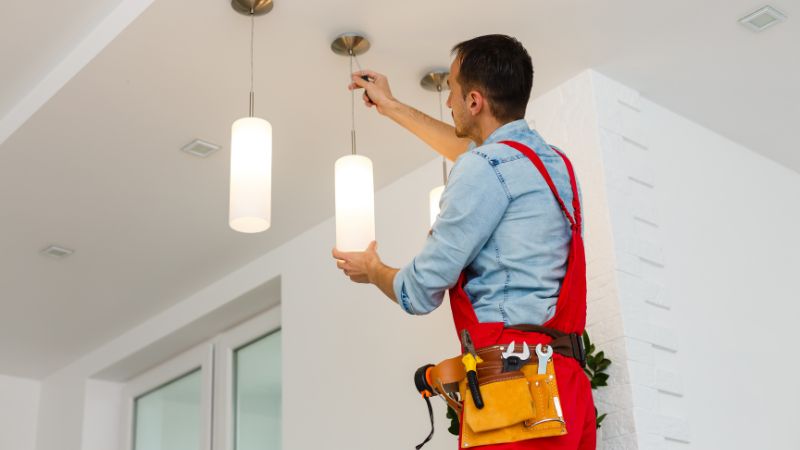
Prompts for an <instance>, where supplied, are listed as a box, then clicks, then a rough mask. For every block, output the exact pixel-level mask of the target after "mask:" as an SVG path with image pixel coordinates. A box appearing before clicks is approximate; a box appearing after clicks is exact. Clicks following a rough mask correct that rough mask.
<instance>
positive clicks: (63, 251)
mask: <svg viewBox="0 0 800 450" xmlns="http://www.w3.org/2000/svg"><path fill="white" fill-rule="evenodd" d="M41 253H42V254H43V255H47V256H49V257H51V258H56V259H61V258H66V257H67V256H69V255H71V254H73V253H75V250H70V249H68V248H64V247H61V246H58V245H50V246H48V247H47V248H45V249H44V250H42V251H41Z"/></svg>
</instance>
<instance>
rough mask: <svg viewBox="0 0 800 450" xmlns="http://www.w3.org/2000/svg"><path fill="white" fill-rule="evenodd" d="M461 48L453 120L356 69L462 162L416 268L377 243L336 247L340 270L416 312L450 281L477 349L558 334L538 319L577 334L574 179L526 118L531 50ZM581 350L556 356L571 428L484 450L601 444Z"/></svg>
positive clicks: (581, 269)
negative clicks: (387, 256)
mask: <svg viewBox="0 0 800 450" xmlns="http://www.w3.org/2000/svg"><path fill="white" fill-rule="evenodd" d="M453 52H454V53H455V58H454V60H453V63H452V64H451V67H450V75H449V78H448V84H449V86H450V95H449V97H448V99H447V106H448V107H449V108H450V109H451V111H452V117H453V122H454V123H455V128H453V127H451V126H449V125H447V124H445V123H443V122H440V121H438V120H435V119H433V118H431V117H429V116H427V115H425V114H423V113H421V112H419V111H417V110H416V109H414V108H412V107H410V106H407V105H404V104H403V103H401V102H399V101H398V100H397V99H395V98H394V97H393V96H392V93H391V90H390V88H389V84H388V81H387V79H386V77H385V76H384V75H382V74H379V73H376V72H372V71H360V72H357V73H355V74H353V78H352V80H353V83H352V84H351V85H350V86H349V89H358V88H363V89H365V94H364V101H365V103H366V105H367V106H369V107H372V106H374V107H376V108H377V110H378V112H379V113H380V114H382V115H384V116H386V117H389V118H390V119H392V120H394V121H395V122H397V123H398V124H400V125H402V126H403V127H405V128H406V129H408V130H409V131H411V132H412V133H414V134H415V135H417V136H418V137H420V138H421V139H422V140H423V141H425V142H426V143H427V144H428V145H430V146H431V147H432V148H434V149H435V150H436V151H438V152H439V153H441V154H442V155H444V156H445V157H447V158H449V159H451V160H455V161H456V163H455V165H454V166H453V168H452V171H451V175H450V179H449V181H448V184H447V187H446V189H445V191H444V193H443V194H442V199H441V205H440V206H441V212H440V214H439V217H438V218H437V220H436V222H435V223H434V225H433V227H432V229H431V233H430V235H429V237H428V239H427V242H426V244H425V247H424V248H423V249H422V252H421V253H420V254H419V255H417V256H416V257H415V258H414V260H413V261H412V262H411V263H410V264H408V265H407V266H405V267H404V268H403V269H396V268H392V267H389V266H387V265H385V264H383V263H382V262H381V259H380V257H379V256H378V253H377V244H376V243H375V242H373V243H372V244H370V246H369V248H367V249H366V251H364V252H349V253H346V252H339V251H337V250H336V249H334V251H333V256H334V258H335V259H337V260H338V262H337V267H338V268H340V269H341V270H342V271H343V272H344V273H345V275H346V276H348V277H350V279H351V280H352V281H354V282H358V283H372V284H374V285H376V286H377V287H378V288H380V290H381V291H382V292H383V293H384V294H385V295H386V296H387V297H389V298H390V299H391V300H393V301H394V302H396V303H398V305H399V306H400V307H401V308H402V309H403V310H404V311H405V312H407V313H409V314H426V313H429V312H430V311H432V310H433V309H435V308H437V307H438V306H439V305H440V304H441V303H442V300H443V297H444V292H445V291H446V290H448V289H450V304H451V308H452V309H453V316H454V321H455V325H456V328H457V330H458V331H459V332H461V330H468V331H469V333H470V334H471V335H472V338H473V340H474V341H475V346H476V347H486V346H491V345H496V344H508V343H509V342H511V341H512V340H514V339H516V340H517V341H516V342H522V340H523V339H524V340H526V342H527V343H530V344H534V345H535V344H536V343H544V344H547V343H549V342H550V341H551V340H552V339H551V336H552V335H551V336H548V335H547V333H545V332H542V329H540V328H541V327H536V326H541V325H545V326H547V327H548V328H547V330H551V329H556V330H557V331H558V332H561V333H573V336H574V335H579V334H580V333H582V332H583V327H584V325H585V317H586V284H585V283H586V280H585V260H584V255H583V243H582V239H581V228H582V227H581V215H580V202H579V198H578V195H577V183H576V181H575V177H574V173H573V171H572V167H571V165H570V163H569V161H568V159H567V158H566V157H564V156H563V155H562V154H561V153H560V152H559V151H557V150H556V149H555V148H551V147H550V146H549V145H547V144H546V143H545V141H544V140H543V139H542V138H541V136H539V134H538V133H537V132H536V131H533V130H531V129H530V128H529V127H528V125H527V123H526V122H525V120H524V116H525V109H526V106H527V104H528V100H529V98H530V92H531V88H532V85H533V66H532V63H531V59H530V56H529V55H528V53H527V51H526V50H525V48H524V47H523V46H522V45H521V44H520V43H519V42H518V41H517V40H516V39H514V38H511V37H508V36H502V35H489V36H481V37H477V38H474V39H471V40H468V41H465V42H462V43H460V44H458V45H456V46H455V47H454V48H453ZM364 75H366V76H368V77H369V81H364V80H363V79H362V78H361V77H362V76H364ZM526 327H527V328H526ZM531 330H536V331H538V332H533V331H531ZM554 346H555V345H554ZM575 351H577V350H575ZM575 354H577V353H575ZM575 358H577V357H575ZM575 358H569V357H565V356H562V355H561V354H557V355H555V356H554V359H553V360H554V365H555V370H556V374H557V378H558V388H559V391H560V396H561V401H562V403H563V405H564V408H563V409H564V419H565V421H566V428H567V434H566V435H564V436H558V437H547V438H540V439H530V440H525V441H521V442H515V443H506V444H498V445H490V446H488V447H486V448H493V449H494V448H498V449H499V448H502V449H590V448H594V447H595V417H594V407H593V403H592V398H591V389H590V386H589V382H588V380H587V378H586V377H585V376H584V374H583V371H582V369H581V367H580V364H579V362H578V361H577V360H576V359H575ZM578 359H580V358H578Z"/></svg>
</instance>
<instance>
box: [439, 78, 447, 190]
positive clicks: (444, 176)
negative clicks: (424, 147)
mask: <svg viewBox="0 0 800 450" xmlns="http://www.w3.org/2000/svg"><path fill="white" fill-rule="evenodd" d="M436 90H437V91H438V92H439V120H440V121H441V122H444V112H442V85H441V84H440V85H438V86H436ZM442 184H447V159H446V158H445V157H444V156H443V157H442Z"/></svg>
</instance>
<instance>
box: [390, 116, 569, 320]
mask: <svg viewBox="0 0 800 450" xmlns="http://www.w3.org/2000/svg"><path fill="white" fill-rule="evenodd" d="M503 140H512V141H517V142H520V143H522V144H524V145H526V146H528V147H530V148H531V149H533V151H535V152H536V154H537V155H539V157H540V158H541V159H542V162H543V163H544V165H545V167H546V168H547V170H548V172H550V176H551V177H552V178H553V182H554V183H555V185H556V188H557V189H558V191H559V193H560V194H561V198H562V199H563V200H564V203H565V204H566V205H567V208H568V209H569V210H570V213H572V212H573V211H572V189H571V188H570V183H569V176H568V175H567V170H566V167H565V166H564V162H563V160H562V159H561V157H560V156H558V154H556V153H555V152H554V151H553V150H552V149H551V148H550V147H549V145H548V144H547V143H546V142H545V141H544V140H543V139H542V137H541V136H539V134H538V133H537V132H536V131H534V130H531V129H530V128H529V127H528V124H527V123H526V122H525V121H524V120H517V121H514V122H510V123H507V124H505V125H503V126H502V127H500V128H498V129H497V130H495V131H494V132H493V133H492V134H491V135H490V136H489V137H488V138H487V139H486V141H485V142H484V143H483V145H481V146H479V147H476V146H475V145H474V144H473V145H471V146H470V149H469V150H468V151H467V152H465V153H464V154H462V155H461V156H459V158H458V159H457V160H456V163H455V165H454V166H453V168H452V170H451V173H450V179H449V181H448V183H447V187H446V188H445V190H444V193H443V194H442V199H441V202H440V209H441V212H440V213H439V216H438V218H437V219H436V222H435V223H434V224H433V228H432V229H431V233H430V235H429V236H428V239H427V241H426V243H425V247H424V248H423V249H422V252H421V253H420V254H419V255H417V256H416V257H415V258H414V259H413V260H412V261H411V263H410V264H408V265H407V266H406V267H404V268H402V269H401V270H400V271H399V272H398V273H397V276H396V277H395V279H394V291H395V295H396V296H397V299H398V303H399V304H400V307H401V308H402V309H403V310H404V311H406V312H407V313H409V314H427V313H429V312H431V311H433V310H434V309H436V308H437V307H439V305H441V304H442V299H443V297H444V293H445V291H446V290H447V289H448V288H450V287H452V286H453V285H455V284H456V282H457V281H458V277H459V274H460V273H461V272H462V270H463V271H465V272H466V279H467V282H466V285H465V291H466V293H467V294H468V295H469V298H470V299H471V300H472V305H473V307H474V308H475V312H476V314H477V316H478V320H479V321H481V322H503V323H505V324H506V325H507V326H508V325H517V324H523V323H525V324H537V325H540V324H542V323H544V322H546V321H547V320H549V319H550V318H551V317H553V315H554V314H555V307H556V302H557V300H558V293H559V291H560V289H561V282H562V280H563V278H564V274H565V272H566V261H567V253H568V251H569V241H570V228H569V223H568V222H567V219H566V217H564V214H563V212H562V211H561V209H560V208H559V206H558V203H557V202H556V199H555V197H554V196H553V194H552V192H551V191H550V188H549V187H548V186H547V183H545V181H544V179H543V178H542V176H541V175H540V174H539V172H538V171H537V170H536V168H535V167H534V165H533V164H532V163H531V162H530V160H529V159H528V158H527V157H525V156H524V155H523V154H522V153H520V152H518V151H517V150H515V149H513V148H511V147H509V146H507V145H504V144H500V143H499V141H503Z"/></svg>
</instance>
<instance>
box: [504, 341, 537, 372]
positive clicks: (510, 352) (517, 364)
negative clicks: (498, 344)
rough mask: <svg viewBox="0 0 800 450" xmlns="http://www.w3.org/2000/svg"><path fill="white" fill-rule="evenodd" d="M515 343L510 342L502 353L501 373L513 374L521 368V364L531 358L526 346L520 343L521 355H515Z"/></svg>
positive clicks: (529, 350) (524, 343)
mask: <svg viewBox="0 0 800 450" xmlns="http://www.w3.org/2000/svg"><path fill="white" fill-rule="evenodd" d="M514 350H515V341H511V344H509V346H508V348H507V349H506V351H504V352H503V355H502V356H503V372H513V371H516V370H520V369H521V368H522V363H523V362H525V361H527V360H528V359H529V358H530V357H531V349H530V347H528V344H527V343H526V342H525V341H523V342H522V353H515V352H514Z"/></svg>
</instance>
